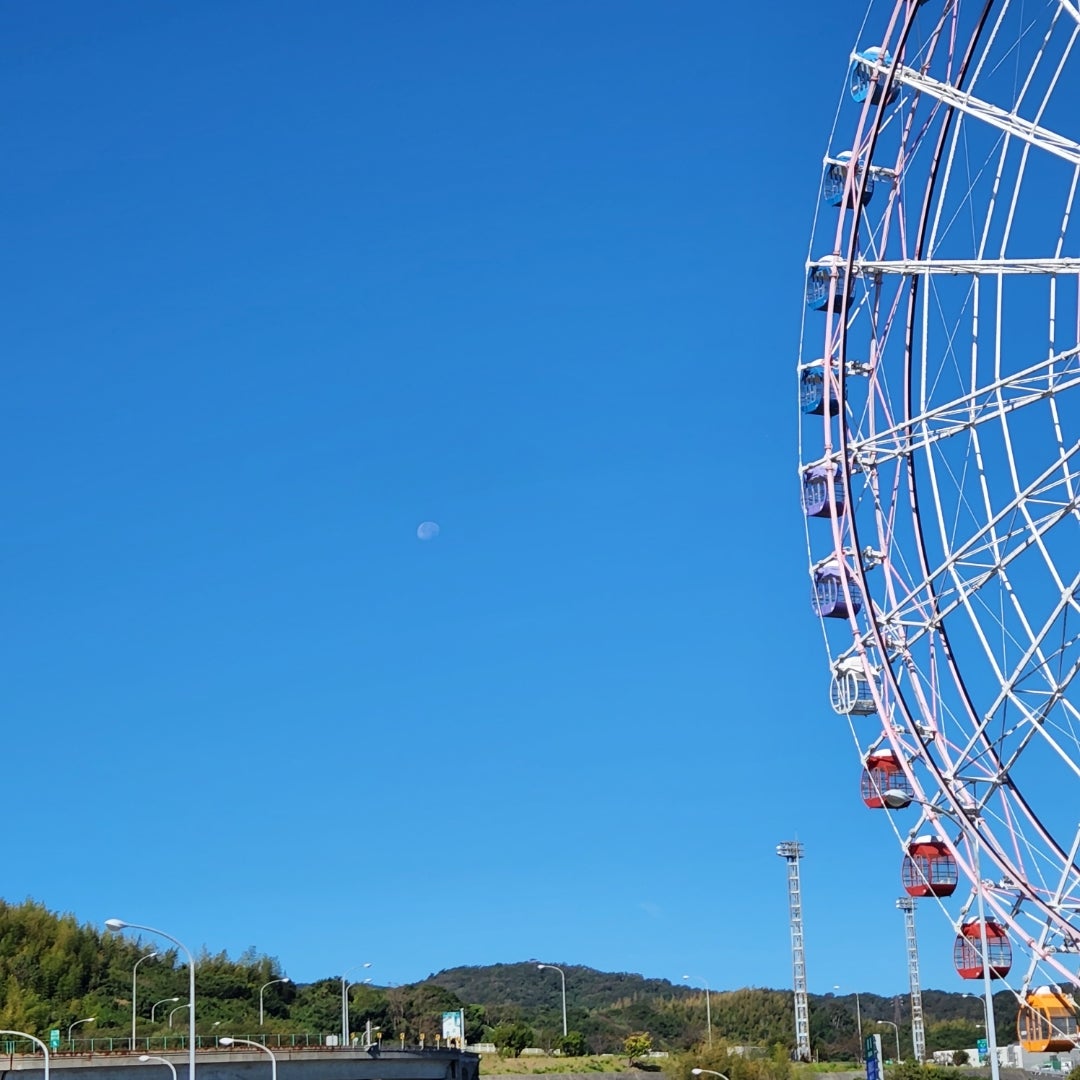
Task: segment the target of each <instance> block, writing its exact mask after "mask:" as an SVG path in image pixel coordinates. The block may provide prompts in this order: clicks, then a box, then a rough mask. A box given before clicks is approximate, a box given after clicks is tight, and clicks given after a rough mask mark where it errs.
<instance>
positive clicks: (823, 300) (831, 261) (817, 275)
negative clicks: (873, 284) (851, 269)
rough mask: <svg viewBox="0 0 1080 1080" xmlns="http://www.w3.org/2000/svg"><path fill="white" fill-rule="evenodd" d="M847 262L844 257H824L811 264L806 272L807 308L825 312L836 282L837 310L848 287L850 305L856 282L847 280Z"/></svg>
mask: <svg viewBox="0 0 1080 1080" xmlns="http://www.w3.org/2000/svg"><path fill="white" fill-rule="evenodd" d="M846 263H847V260H846V259H845V258H844V257H843V256H842V255H823V256H822V257H821V258H820V259H817V260H815V261H814V262H812V263H811V264H810V269H809V270H808V271H807V272H806V306H807V307H808V308H809V309H810V310H811V311H824V310H825V309H826V308H827V307H828V306H829V295H830V293H831V292H832V284H833V281H834V279H835V281H836V310H837V311H838V310H839V308H840V302H841V299H842V297H843V293H844V286H845V284H846V286H847V298H848V302H849V303H850V301H851V298H852V295H853V294H854V291H855V290H854V281H853V280H848V279H847V274H846V272H845V266H846Z"/></svg>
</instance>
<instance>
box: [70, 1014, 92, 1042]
mask: <svg viewBox="0 0 1080 1080" xmlns="http://www.w3.org/2000/svg"><path fill="white" fill-rule="evenodd" d="M96 1019H97V1017H96V1016H84V1017H83V1018H82V1019H81V1020H76V1021H75V1022H74V1023H72V1024H69V1025H68V1043H69V1044H70V1045H71V1047H72V1048H73V1049H74V1047H75V1040H74V1039H72V1037H71V1032H72V1031H73V1030H74V1029H75V1028H77V1027H78V1026H79V1025H80V1024H92V1023H93V1022H94V1021H95V1020H96Z"/></svg>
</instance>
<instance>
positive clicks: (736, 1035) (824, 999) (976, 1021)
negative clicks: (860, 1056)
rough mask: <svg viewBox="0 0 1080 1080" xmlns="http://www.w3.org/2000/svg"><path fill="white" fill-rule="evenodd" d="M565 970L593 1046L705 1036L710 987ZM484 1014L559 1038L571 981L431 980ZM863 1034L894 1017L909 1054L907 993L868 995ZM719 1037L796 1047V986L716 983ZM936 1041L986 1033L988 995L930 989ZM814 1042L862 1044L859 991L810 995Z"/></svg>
mask: <svg viewBox="0 0 1080 1080" xmlns="http://www.w3.org/2000/svg"><path fill="white" fill-rule="evenodd" d="M559 967H561V968H562V969H563V972H564V973H565V975H566V1002H567V1020H568V1027H569V1028H570V1030H571V1031H580V1032H581V1033H582V1034H583V1035H584V1036H585V1039H586V1042H587V1043H588V1045H589V1046H590V1047H591V1048H595V1049H608V1048H610V1046H611V1045H613V1044H614V1043H615V1042H617V1041H618V1040H619V1039H621V1038H622V1037H624V1036H625V1035H626V1034H628V1033H629V1032H631V1031H648V1032H649V1033H650V1034H651V1035H652V1037H653V1039H654V1041H655V1043H656V1045H657V1046H659V1047H661V1048H663V1049H672V1050H680V1049H686V1048H688V1047H690V1046H692V1045H694V1044H695V1043H700V1042H703V1041H705V1038H706V1036H707V1031H706V1023H705V1018H706V1012H705V1001H704V991H703V990H702V989H700V988H691V987H688V986H686V985H685V984H681V983H672V982H670V981H669V980H667V979H647V978H645V977H644V976H641V975H635V974H630V973H627V972H609V971H597V970H595V969H594V968H590V967H584V966H582V965H580V964H560V965H559ZM426 982H427V984H428V985H431V984H434V985H435V986H437V987H440V988H441V989H443V990H445V991H447V992H449V993H451V994H453V995H454V996H455V997H457V998H459V999H460V1000H462V1001H464V1002H468V1003H469V1004H470V1005H472V1006H473V1007H474V1008H475V1009H476V1010H477V1011H478V1012H482V1014H483V1016H484V1018H485V1021H486V1023H487V1024H488V1025H490V1026H492V1027H495V1026H498V1027H501V1028H504V1029H505V1028H506V1027H507V1026H508V1025H512V1024H515V1023H522V1024H526V1025H528V1026H529V1028H530V1029H531V1030H532V1032H533V1033H534V1035H535V1038H536V1039H537V1041H538V1043H540V1044H541V1045H547V1043H545V1042H544V1040H548V1042H554V1041H555V1040H556V1038H557V1036H558V1034H559V1033H560V1032H561V1025H562V984H561V979H560V977H559V973H558V971H555V970H540V969H538V967H537V961H535V960H530V961H526V962H522V963H516V964H492V965H488V966H485V967H456V968H449V969H447V970H445V971H440V972H438V973H437V974H434V975H431V976H429V977H428V979H427V980H426ZM860 997H861V1007H862V1017H863V1028H864V1031H878V1032H880V1033H881V1034H882V1037H883V1042H884V1045H885V1047H886V1049H889V1048H890V1047H891V1045H892V1043H891V1041H890V1040H891V1039H892V1037H893V1029H892V1028H889V1027H888V1026H886V1025H878V1026H876V1027H875V1026H874V1024H873V1021H875V1020H878V1021H880V1020H887V1021H889V1022H891V1023H894V1024H896V1025H897V1026H898V1027H899V1035H900V1041H901V1050H902V1052H906V1053H910V1049H907V1050H906V1051H905V1050H904V1047H905V1046H906V1047H908V1048H910V1045H911V1036H910V1016H909V1010H908V1007H907V999H906V997H904V996H899V997H884V996H881V995H878V994H872V993H862V994H861V995H860ZM709 1004H710V1006H711V1014H712V1028H713V1035H714V1037H716V1038H720V1039H724V1040H727V1041H729V1042H732V1043H736V1044H741V1045H756V1046H773V1045H776V1044H779V1045H784V1046H786V1045H788V1044H789V1043H790V1042H791V1040H792V1032H793V1030H794V1023H795V1021H794V1013H793V1003H792V995H791V992H790V990H769V989H758V988H744V989H738V990H717V989H714V990H713V991H712V992H711V995H710V1003H709ZM923 1010H924V1015H925V1019H926V1025H927V1044H928V1046H929V1048H930V1049H931V1050H935V1049H962V1048H968V1047H970V1046H973V1045H974V1044H975V1041H976V1040H977V1039H978V1038H979V1036H980V1035H981V1019H982V1002H981V1000H980V999H978V998H976V997H972V996H965V995H964V993H963V992H956V993H948V992H945V991H940V990H927V991H924V992H923ZM995 1015H996V1018H997V1023H998V1030H999V1031H1000V1032H1002V1033H1003V1035H1004V1034H1005V1033H1010V1032H1013V1031H1015V1027H1016V1004H1015V1000H1014V999H1013V998H1012V995H1011V994H1010V993H1009V992H1008V991H1003V992H999V993H998V994H997V996H996V997H995ZM810 1030H811V1042H812V1044H813V1046H814V1048H815V1050H816V1051H817V1052H818V1053H819V1054H820V1056H821V1057H822V1058H823V1059H826V1060H828V1059H830V1058H844V1057H847V1058H851V1057H854V1056H855V1053H856V1048H857V1046H858V1035H857V1032H858V1026H857V1010H856V1002H855V995H854V994H848V995H843V996H835V995H833V994H825V995H815V994H811V995H810Z"/></svg>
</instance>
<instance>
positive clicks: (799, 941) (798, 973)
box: [776, 840, 997, 1080]
mask: <svg viewBox="0 0 1080 1080" xmlns="http://www.w3.org/2000/svg"><path fill="white" fill-rule="evenodd" d="M776 854H777V855H779V856H780V857H781V858H782V859H783V860H784V861H785V862H786V863H787V869H788V905H789V907H790V911H791V966H792V969H793V972H794V977H795V981H794V990H795V1057H796V1059H797V1060H799V1061H810V1060H811V1059H810V1002H809V999H808V997H807V993H806V950H805V949H804V948H803V925H802V888H801V886H800V884H799V860H800V859H801V858H802V855H803V846H802V844H800V843H799V842H798V841H797V840H785V841H783V843H780V844H777V845H776ZM994 1080H997V1078H996V1077H995V1078H994Z"/></svg>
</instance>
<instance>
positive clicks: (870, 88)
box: [850, 45, 900, 105]
mask: <svg viewBox="0 0 1080 1080" xmlns="http://www.w3.org/2000/svg"><path fill="white" fill-rule="evenodd" d="M876 64H884V65H885V66H890V65H891V64H892V56H890V55H889V53H887V52H886V51H885V50H884V49H882V48H881V47H880V46H878V45H874V46H871V47H870V48H869V49H864V50H863V51H862V52H860V53H856V54H855V59H854V60H853V61H852V64H851V73H850V89H851V96H852V97H853V98H854V99H855V100H856V101H857V102H859V103H860V104H861V103H862V102H864V101H866V99H867V98H869V99H870V104H871V105H880V104H881V103H882V102H883V101H884V103H885V104H886V105H891V104H892V103H893V102H894V101H895V100H896V95H897V94H899V93H900V87H899V86H897V85H896V83H895V82H894V83H892V85H890V87H889V92H888V94H885V92H884V88H885V79H886V76H885V75H884V74H883V73H881V72H879V71H877V70H876V68H875V66H874V65H876Z"/></svg>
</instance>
